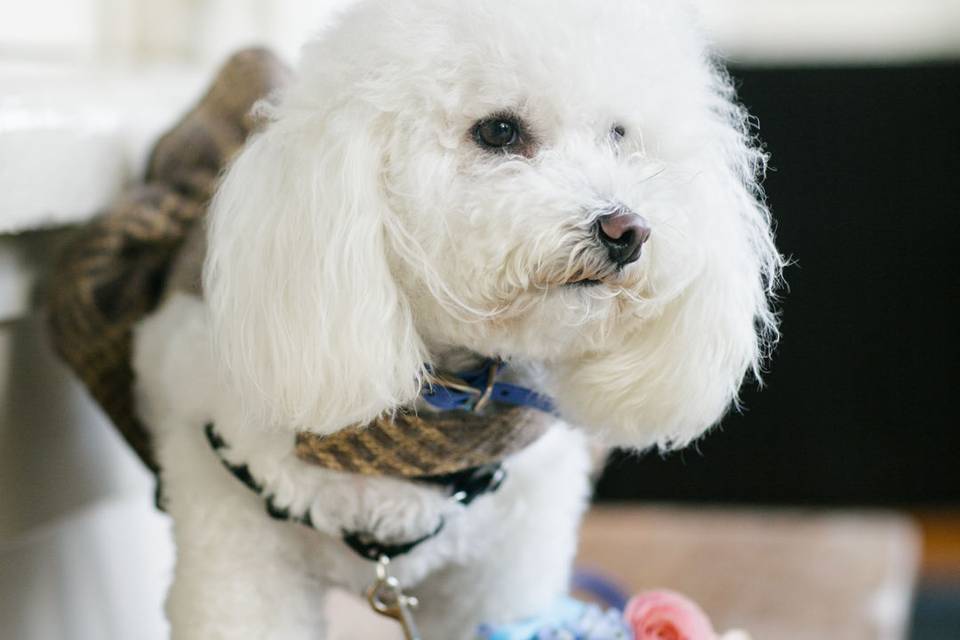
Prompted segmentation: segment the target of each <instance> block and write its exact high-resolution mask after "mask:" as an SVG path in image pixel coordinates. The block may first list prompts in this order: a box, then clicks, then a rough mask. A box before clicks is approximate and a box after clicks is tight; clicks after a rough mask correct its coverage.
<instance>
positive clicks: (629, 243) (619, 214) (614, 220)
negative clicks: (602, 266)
mask: <svg viewBox="0 0 960 640" xmlns="http://www.w3.org/2000/svg"><path fill="white" fill-rule="evenodd" d="M597 237H599V238H600V242H602V243H603V246H604V247H606V249H607V255H609V256H610V260H612V261H613V262H615V263H617V265H618V266H621V267H622V266H625V265H628V264H630V263H631V262H636V261H637V260H638V259H639V258H640V250H641V249H642V248H643V243H644V242H646V241H647V240H649V239H650V226H649V225H648V224H647V221H646V220H644V219H643V218H642V217H641V216H638V215H637V214H635V213H633V212H632V211H630V210H627V209H618V210H617V211H614V212H613V213H611V214H608V215H605V216H601V217H600V218H599V219H598V220H597Z"/></svg>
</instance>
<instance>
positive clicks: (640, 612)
mask: <svg viewBox="0 0 960 640" xmlns="http://www.w3.org/2000/svg"><path fill="white" fill-rule="evenodd" d="M623 617H624V619H625V620H626V621H627V624H628V625H630V628H631V629H633V634H634V636H635V638H636V640H718V638H717V633H716V632H715V631H714V630H713V625H712V624H710V618H708V617H707V614H706V613H704V612H703V609H701V608H700V607H699V606H697V603H695V602H693V601H692V600H690V599H689V598H687V597H685V596H682V595H680V594H679V593H674V592H673V591H645V592H644V593H640V594H638V595H635V596H634V597H633V598H631V599H630V602H628V603H627V607H626V609H625V610H624V612H623Z"/></svg>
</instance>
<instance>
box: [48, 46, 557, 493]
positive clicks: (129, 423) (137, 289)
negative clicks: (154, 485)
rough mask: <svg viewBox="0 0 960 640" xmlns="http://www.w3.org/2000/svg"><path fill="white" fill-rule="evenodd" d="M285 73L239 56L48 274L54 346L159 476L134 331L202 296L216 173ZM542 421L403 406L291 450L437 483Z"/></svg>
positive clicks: (507, 448) (503, 413)
mask: <svg viewBox="0 0 960 640" xmlns="http://www.w3.org/2000/svg"><path fill="white" fill-rule="evenodd" d="M288 75H289V72H288V70H287V69H286V68H285V67H284V65H283V64H282V63H281V62H280V61H279V60H278V59H277V58H275V57H274V56H273V55H272V54H270V53H269V52H268V51H264V50H260V49H252V50H247V51H243V52H241V53H238V54H236V55H235V56H233V57H232V58H231V59H230V60H229V61H228V62H227V64H226V65H225V66H224V67H223V68H222V69H221V71H220V72H219V74H218V75H217V77H216V79H215V80H214V82H213V85H212V87H211V89H210V90H209V91H208V92H207V94H206V95H205V96H204V97H203V99H202V100H201V101H200V103H199V104H198V105H197V106H196V107H195V108H194V109H193V110H192V111H190V112H189V113H188V114H187V115H186V116H185V117H184V118H183V119H182V120H181V122H180V123H178V124H177V125H176V126H175V127H174V128H173V129H172V130H171V131H170V132H169V133H167V134H166V135H164V136H163V137H162V138H160V140H159V141H158V142H157V144H156V146H155V147H154V149H153V152H152V153H151V156H150V160H149V164H148V169H147V173H146V176H145V180H144V182H143V183H141V184H137V185H134V186H132V187H131V188H130V189H129V190H128V191H127V192H126V193H125V194H124V195H123V196H122V197H121V198H120V199H119V200H118V201H117V203H116V204H115V205H113V206H112V207H110V208H109V209H108V210H107V211H105V212H104V213H103V214H102V215H101V216H99V217H97V218H96V219H95V220H94V221H92V222H91V223H89V224H88V225H86V226H85V227H84V228H82V229H80V230H79V231H78V233H77V235H76V237H75V238H74V239H73V241H72V242H71V243H69V245H68V246H67V247H66V248H65V250H64V252H63V254H62V256H61V257H60V260H59V261H58V264H57V267H56V269H55V272H54V274H53V279H52V283H51V286H50V290H51V296H50V300H49V311H50V328H51V334H52V337H53V342H54V346H55V348H56V349H57V351H58V352H59V354H60V355H61V357H63V359H64V360H65V361H66V362H67V363H68V364H69V365H70V366H71V367H72V368H73V369H74V371H75V372H76V373H77V375H78V376H79V377H80V379H81V380H82V381H83V382H84V384H86V386H87V387H88V388H89V390H90V392H91V394H92V395H93V397H94V398H95V399H96V400H97V402H99V403H100V405H101V406H102V407H103V409H104V410H105V411H106V412H107V414H108V415H109V416H110V418H111V420H113V422H114V424H115V425H116V426H117V428H118V429H119V430H120V432H121V433H122V434H123V436H124V437H125V438H126V440H127V442H129V444H130V445H131V446H132V447H133V449H134V450H135V451H136V452H137V454H138V455H139V456H140V458H141V459H142V460H143V461H144V463H145V464H146V465H147V466H148V467H150V468H151V469H152V470H154V471H157V470H158V467H157V464H156V460H155V457H154V454H153V451H152V449H151V442H150V435H149V432H148V431H147V430H146V429H145V428H144V426H143V425H142V424H141V423H140V421H139V420H138V418H137V414H136V411H135V407H134V398H133V392H132V389H133V375H134V374H133V370H132V368H131V362H130V358H131V338H132V335H131V332H132V329H133V327H134V326H135V325H136V324H137V323H138V322H139V321H140V320H142V319H143V318H144V317H145V316H146V315H147V314H148V313H150V312H151V311H152V310H153V309H154V308H155V307H156V306H157V304H158V303H159V302H160V300H161V298H162V296H163V294H164V292H165V290H166V289H167V287H168V286H184V287H185V288H188V289H192V290H194V291H197V292H199V267H198V265H200V264H201V258H202V252H203V243H202V242H195V241H194V240H195V239H198V238H199V240H201V241H202V233H197V232H198V231H202V230H201V229H196V227H197V225H198V224H202V219H203V217H204V215H205V213H206V209H207V205H208V204H209V201H210V198H211V196H212V195H213V192H214V190H215V188H216V182H217V176H218V175H219V174H220V172H221V171H222V170H223V168H224V166H225V165H226V163H227V162H228V161H229V159H230V158H231V156H232V155H233V154H234V153H235V152H236V151H237V150H238V149H239V148H240V147H241V146H242V144H243V142H244V141H245V140H246V138H247V136H248V135H249V134H250V132H251V131H252V130H253V129H254V127H255V121H254V119H253V118H252V117H251V116H250V110H251V107H252V106H253V104H254V103H255V102H256V101H257V100H259V99H261V98H263V97H265V96H267V95H268V94H269V93H271V92H272V91H274V90H276V89H278V88H279V87H281V86H282V85H283V84H284V82H285V81H286V80H287V78H288ZM188 239H189V242H188ZM185 265H186V266H185ZM174 280H177V281H178V282H176V283H174V282H173V281H174ZM546 422H547V419H546V416H545V415H543V414H541V413H539V412H538V411H536V410H533V409H520V408H501V407H496V406H492V407H488V408H487V413H486V414H483V415H481V414H473V413H468V412H465V411H452V412H444V413H438V414H435V413H429V414H423V415H417V414H415V413H413V412H411V411H407V410H400V411H398V412H397V413H396V414H395V415H394V416H393V417H383V418H381V419H379V420H376V421H375V422H374V423H372V424H370V425H367V426H364V427H353V428H348V429H344V430H343V431H340V432H337V433H335V434H332V435H329V436H324V437H320V436H314V435H310V434H300V435H299V436H298V437H297V441H296V444H295V447H296V454H297V456H298V457H299V458H301V459H302V460H305V461H308V462H312V463H315V464H319V465H321V466H324V467H327V468H330V469H335V470H339V471H349V472H354V473H362V474H367V475H379V474H387V475H397V476H404V477H416V476H432V475H439V474H445V473H450V472H453V471H457V470H461V469H465V468H468V467H472V466H476V465H479V464H484V463H487V462H491V461H494V460H499V459H501V458H502V457H504V456H505V455H508V454H510V453H513V452H515V451H518V450H519V449H521V448H523V447H525V446H526V445H528V444H530V443H531V442H533V441H534V440H535V439H536V438H537V437H539V436H540V435H541V434H542V433H543V431H544V430H545V428H546ZM291 446H294V445H293V443H291Z"/></svg>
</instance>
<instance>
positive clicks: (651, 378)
mask: <svg viewBox="0 0 960 640" xmlns="http://www.w3.org/2000/svg"><path fill="white" fill-rule="evenodd" d="M261 109H262V111H263V113H264V114H265V117H266V118H267V120H268V122H267V124H266V126H265V128H264V129H263V130H262V131H261V132H260V133H259V134H257V135H255V136H254V137H253V138H252V139H251V140H250V141H249V142H248V143H247V145H246V146H245V148H244V150H243V151H242V152H241V153H240V154H239V156H238V157H237V158H236V159H235V160H234V162H233V163H232V165H231V167H230V168H229V170H228V171H227V173H226V175H225V176H224V178H223V181H222V184H221V186H220V188H219V191H218V193H217V196H216V198H215V201H214V203H213V205H212V209H211V219H210V220H209V224H208V236H207V241H208V247H209V248H208V253H207V259H206V264H205V267H204V291H205V293H204V297H203V299H202V300H201V299H200V298H199V297H191V296H188V295H182V294H181V295H177V296H174V297H172V298H170V299H169V300H168V301H167V302H166V303H165V304H164V305H163V306H162V307H161V309H160V310H159V311H158V312H157V313H156V314H154V315H153V316H152V317H151V318H149V319H148V320H147V321H146V322H145V323H143V324H142V325H141V326H140V327H139V329H138V332H137V338H136V363H135V365H136V368H137V372H138V377H139V394H140V398H141V400H140V403H141V411H142V413H143V414H144V417H145V420H146V421H147V423H148V424H149V425H150V427H151V429H152V430H153V432H154V434H155V437H156V441H157V443H158V444H157V453H158V456H159V460H160V463H161V465H162V467H163V481H164V490H165V492H166V496H167V500H168V505H169V512H170V514H171V515H172V517H173V519H174V534H175V538H176V544H177V564H176V572H175V577H174V582H173V585H172V588H171V591H170V593H169V596H168V601H167V612H168V615H169V618H170V621H171V624H172V630H173V636H174V637H175V638H203V639H204V640H209V639H211V638H282V639H293V638H296V639H300V638H304V639H305V638H324V637H325V636H326V631H325V629H326V628H327V623H326V620H325V619H324V616H325V613H324V611H325V610H324V607H323V606H322V602H323V598H324V594H325V593H326V592H327V590H328V589H330V588H331V587H333V586H338V587H343V588H346V589H349V590H352V591H355V592H361V591H362V590H363V589H365V588H366V587H367V586H368V585H369V583H370V582H371V578H372V576H373V564H372V563H371V562H370V561H368V560H366V559H364V558H362V557H360V556H359V555H357V554H356V553H354V552H353V551H352V550H351V549H350V548H348V547H347V545H345V544H344V542H343V540H341V533H342V531H344V530H347V529H349V530H363V531H366V532H368V533H369V534H371V535H372V536H373V537H374V538H375V539H382V540H409V539H417V538H420V537H422V536H424V535H425V534H428V533H429V532H430V531H432V530H433V529H434V528H435V526H436V522H437V520H438V518H439V517H441V516H442V517H444V518H445V521H446V523H447V525H446V527H445V528H444V529H443V530H442V531H441V532H440V533H439V534H438V535H436V536H434V537H433V538H431V539H429V540H427V541H426V542H424V543H423V544H421V545H420V546H418V547H417V548H415V549H414V550H413V551H411V552H410V553H409V554H407V555H404V556H401V557H399V558H397V559H396V560H395V561H394V563H393V564H392V565H391V570H392V571H393V572H394V573H395V575H396V576H397V577H398V578H399V580H400V581H401V582H402V583H403V585H405V586H406V587H407V588H408V589H409V590H410V591H412V592H413V593H414V594H416V595H417V596H419V599H420V601H421V604H420V608H419V610H418V611H417V613H416V616H417V622H418V623H419V626H420V627H421V630H422V632H423V635H424V637H426V638H429V639H444V640H450V639H457V638H469V637H471V634H472V632H473V629H474V628H475V626H476V624H477V623H479V622H481V621H504V620H511V619H516V618H520V617H523V616H527V615H530V614H533V613H535V612H537V611H538V610H542V609H543V608H545V607H547V606H548V605H549V604H550V603H551V602H552V601H553V599H554V598H556V597H557V596H558V595H560V594H562V593H563V592H564V591H565V590H566V589H567V583H568V580H569V577H570V565H571V561H572V557H573V554H574V550H575V547H576V539H577V528H578V523H579V519H580V517H581V514H582V512H583V510H584V508H585V505H586V504H587V500H588V496H589V492H590V484H589V471H590V457H589V455H588V444H589V442H590V441H591V440H595V441H598V442H601V443H603V444H605V445H610V446H623V447H629V448H633V449H643V448H647V447H651V446H659V447H664V448H665V447H679V446H683V445H685V444H687V443H689V442H690V441H691V440H693V439H695V438H697V437H698V436H699V435H700V434H702V433H703V432H704V431H705V430H706V429H707V428H708V427H710V426H711V425H713V424H714V423H716V422H717V421H718V420H719V419H720V418H721V416H722V415H723V414H724V412H725V411H726V410H727V408H728V407H729V405H730V404H731V403H732V402H734V401H735V398H736V395H737V391H738V388H739V386H740V385H741V382H742V381H743V379H744V377H745V376H746V375H748V374H749V373H751V372H753V374H757V373H758V369H759V367H760V366H761V364H762V362H763V359H764V356H765V354H766V351H767V348H768V347H769V345H770V344H771V343H772V341H773V339H775V337H776V317H775V314H774V313H773V312H772V310H771V305H770V300H771V295H772V293H773V288H774V286H775V284H776V282H777V280H778V278H779V272H780V269H781V258H780V256H779V254H778V252H777V251H776V249H775V247H774V244H773V240H772V234H771V231H770V224H769V215H768V211H767V209H766V207H765V205H764V204H763V198H762V194H761V193H760V190H759V187H758V184H757V179H758V175H759V174H761V173H762V171H763V168H764V164H765V157H764V155H763V154H762V153H761V151H759V150H758V149H757V147H756V145H755V144H754V143H753V140H752V137H751V134H750V127H749V124H748V119H747V115H746V113H745V112H744V110H743V109H742V108H741V107H739V106H738V105H737V104H736V103H735V102H734V101H733V90H732V88H731V84H730V81H729V79H728V78H727V76H726V75H725V74H724V72H723V71H721V70H720V69H719V68H718V66H717V65H716V64H715V62H714V60H713V59H712V58H711V56H710V54H709V53H708V51H707V49H706V47H705V43H704V39H703V37H702V36H701V34H700V33H699V31H698V30H697V28H696V26H695V16H694V15H693V13H692V12H691V11H689V10H688V9H687V8H683V7H682V6H681V3H679V2H677V1H676V0H604V1H603V2H595V1H594V0H471V1H470V2H465V1H464V2H461V1H451V0H368V1H361V2H359V3H358V4H356V5H355V6H353V7H352V8H350V9H349V10H348V11H347V12H346V13H345V14H344V15H342V16H341V17H340V18H339V20H338V22H337V23H336V25H335V26H334V27H333V28H332V29H330V30H329V31H328V32H326V33H324V34H322V35H321V36H320V37H318V38H316V39H315V40H314V41H313V42H310V43H309V44H307V46H306V47H305V49H304V50H303V56H302V61H301V63H300V65H299V68H298V71H297V74H296V79H295V80H294V81H293V83H292V85H291V86H290V87H289V88H288V89H287V90H286V91H285V92H284V94H283V95H282V96H280V97H278V98H277V99H276V100H274V101H273V102H272V103H271V104H269V105H264V106H262V107H261ZM484 357H500V358H503V359H504V360H505V361H508V362H510V363H511V367H510V370H511V372H512V373H513V375H514V377H515V380H517V381H519V382H522V383H523V384H526V385H527V386H529V387H531V388H534V389H537V390H539V391H541V392H543V393H544V394H547V395H549V396H550V397H552V398H553V400H554V402H555V405H556V413H557V415H558V416H560V417H558V418H557V419H556V422H555V424H554V425H553V426H552V427H551V428H550V430H549V432H548V433H547V434H546V435H544V436H543V437H541V438H540V439H539V440H537V441H536V442H535V443H534V444H533V445H531V446H529V447H527V448H526V449H524V450H522V451H521V452H519V453H516V454H514V455H512V456H510V457H509V458H508V459H506V460H505V461H504V465H505V468H506V469H507V471H508V472H509V474H508V476H507V478H506V480H505V482H504V483H503V486H502V487H501V488H500V489H499V491H497V492H496V493H491V494H489V495H485V496H483V497H481V498H478V499H477V500H476V502H475V503H473V504H472V505H470V506H469V507H467V506H463V505H459V504H455V503H452V502H451V500H450V499H449V498H448V496H447V495H446V493H445V492H444V491H442V490H440V489H438V488H436V487H433V486H428V485H422V484H419V483H413V482H409V481H404V480H401V479H394V478H389V477H372V478H371V477H361V476H359V475H354V474H349V473H342V472H336V471H330V470H325V469H322V468H320V467H317V466H315V465H311V464H307V463H305V462H302V461H301V460H299V459H298V458H297V457H296V456H295V455H294V453H293V450H292V446H291V443H292V436H293V434H294V432H296V431H301V430H306V431H310V432H313V433H316V434H329V433H333V432H336V431H338V430H340V429H342V428H344V427H346V426H349V425H353V424H356V423H363V422H366V421H369V420H371V419H374V418H375V417H377V416H379V415H382V414H383V413H384V412H387V411H390V410H391V409H393V408H396V407H398V406H402V405H410V404H415V403H416V401H417V398H418V396H419V394H420V393H421V389H422V386H423V384H424V381H425V380H426V379H428V378H427V377H428V375H429V373H428V368H429V367H430V366H436V367H444V368H447V369H451V370H458V369H463V368H464V367H465V366H469V365H470V364H472V363H474V362H476V361H478V360H479V359H481V358H484ZM210 421H213V422H215V423H216V425H217V428H218V430H219V433H220V435H221V436H222V437H223V438H224V439H225V440H226V441H228V442H229V444H230V447H229V451H228V454H225V455H228V456H229V459H230V460H231V461H233V462H235V463H237V464H243V465H245V466H246V468H247V469H248V470H249V472H250V474H251V475H252V476H253V477H254V478H255V479H256V481H257V482H259V483H261V484H262V485H263V487H264V489H265V491H267V492H269V493H270V494H272V495H273V499H274V502H275V503H276V504H277V505H278V506H279V507H281V508H283V509H287V510H289V511H290V512H291V513H297V514H308V515H309V516H310V518H311V520H312V522H313V525H314V529H313V530H311V529H310V528H307V527H303V526H299V525H298V524H296V523H291V522H278V521H275V520H273V519H271V518H269V517H267V516H266V515H265V513H264V505H263V500H262V499H261V498H259V497H258V496H257V495H255V494H254V493H253V492H251V491H250V490H249V489H248V488H247V487H245V486H243V484H242V483H241V482H238V481H237V479H236V478H235V477H233V476H232V475H231V474H230V473H229V472H227V470H226V469H225V468H224V466H223V464H221V461H220V460H218V458H217V455H216V454H215V452H214V451H213V450H212V449H211V447H210V446H208V443H207V439H206V438H205V435H204V430H203V425H205V424H206V423H207V422H210Z"/></svg>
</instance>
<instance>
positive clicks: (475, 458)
mask: <svg viewBox="0 0 960 640" xmlns="http://www.w3.org/2000/svg"><path fill="white" fill-rule="evenodd" d="M547 421H548V417H547V416H546V414H543V413H541V412H539V411H536V410H535V409H526V408H517V407H510V408H499V409H497V408H495V410H494V411H493V412H492V413H490V414H484V415H481V414H476V413H470V412H467V411H459V410H456V411H444V412H442V413H424V414H414V413H411V412H409V411H399V412H397V414H396V415H394V416H392V417H383V418H380V419H379V420H376V421H374V422H373V423H371V424H369V425H367V426H365V427H353V428H350V429H344V430H343V431H338V432H337V433H335V434H333V435H331V436H316V435H313V434H310V433H301V434H299V435H298V436H297V449H296V451H297V457H298V458H300V459H301V460H304V461H307V462H314V463H316V464H319V465H321V466H323V467H326V468H328V469H335V470H337V471H350V472H353V473H361V474H364V475H380V474H387V475H396V476H405V477H416V476H434V475H442V474H447V473H452V472H454V471H460V470H461V469H467V468H469V467H475V466H478V465H481V464H486V463H489V462H492V461H495V460H501V459H503V458H504V457H505V456H507V455H510V454H511V453H514V452H516V451H519V450H520V449H523V448H524V447H526V446H527V445H528V444H530V443H532V442H533V441H534V440H536V439H537V438H539V437H540V436H541V435H542V434H543V432H544V430H545V429H546V427H547Z"/></svg>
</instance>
